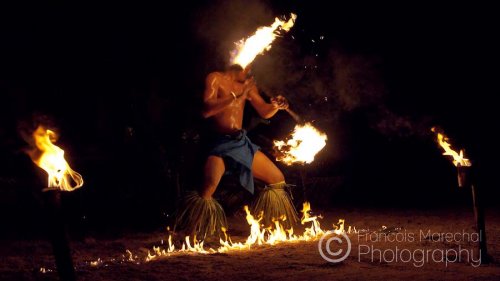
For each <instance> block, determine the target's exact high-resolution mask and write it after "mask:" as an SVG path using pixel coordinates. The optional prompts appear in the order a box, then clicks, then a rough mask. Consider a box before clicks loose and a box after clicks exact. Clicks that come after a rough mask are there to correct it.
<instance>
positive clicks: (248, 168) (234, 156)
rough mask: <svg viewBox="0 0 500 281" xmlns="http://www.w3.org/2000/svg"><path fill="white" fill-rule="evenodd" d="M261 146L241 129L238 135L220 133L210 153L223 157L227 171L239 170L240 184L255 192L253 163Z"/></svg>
mask: <svg viewBox="0 0 500 281" xmlns="http://www.w3.org/2000/svg"><path fill="white" fill-rule="evenodd" d="M259 148H260V147H259V146H258V145H256V144H254V143H252V142H251V141H250V139H249V138H248V136H247V132H246V131H245V130H241V131H239V132H238V133H237V134H236V135H220V136H218V137H217V138H215V139H214V142H213V144H212V149H210V151H209V153H208V154H209V155H215V156H219V157H222V158H223V159H224V160H225V161H224V163H225V164H226V171H227V172H229V173H231V172H233V171H236V172H239V174H240V184H241V185H242V186H243V187H244V188H245V189H246V190H248V191H249V192H250V193H252V194H253V192H254V185H253V175H252V163H253V157H254V155H255V153H257V150H259Z"/></svg>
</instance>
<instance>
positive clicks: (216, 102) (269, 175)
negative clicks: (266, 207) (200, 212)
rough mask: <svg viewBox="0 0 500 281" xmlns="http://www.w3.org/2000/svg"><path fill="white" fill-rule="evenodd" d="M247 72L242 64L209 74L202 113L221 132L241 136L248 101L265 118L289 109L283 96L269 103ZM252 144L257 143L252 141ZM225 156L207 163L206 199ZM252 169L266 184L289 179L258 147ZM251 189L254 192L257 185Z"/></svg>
mask: <svg viewBox="0 0 500 281" xmlns="http://www.w3.org/2000/svg"><path fill="white" fill-rule="evenodd" d="M246 74H247V71H245V70H243V69H242V68H241V67H240V66H239V65H233V66H230V67H229V69H228V70H227V71H226V72H212V73H210V74H209V75H208V76H207V79H206V85H205V93H204V95H203V101H204V109H203V112H202V114H203V117H204V118H211V119H212V120H211V121H212V124H211V125H212V128H213V130H214V131H215V132H216V133H217V134H221V135H230V136H237V135H238V134H239V133H240V132H241V131H242V123H243V109H244V107H245V102H246V101H247V100H248V101H250V103H251V104H252V106H253V107H254V108H255V109H256V111H257V113H258V114H259V115H260V116H261V117H262V118H264V119H268V118H271V117H273V116H274V114H276V112H278V111H279V110H280V109H287V108H288V102H287V100H286V99H285V98H284V97H282V96H278V97H276V98H273V99H271V103H266V102H265V101H264V99H263V98H262V97H261V96H260V95H259V92H258V90H257V87H256V86H255V83H253V80H251V79H246ZM248 141H249V140H248ZM250 144H251V145H253V144H252V143H251V142H250ZM223 158H224V155H222V156H221V155H217V153H214V154H212V155H210V156H209V157H208V159H207V161H206V163H205V168H204V172H205V175H204V181H203V188H202V191H201V195H202V196H203V197H204V198H210V197H211V196H212V194H213V193H214V192H215V190H216V188H217V186H218V184H219V181H220V179H221V177H222V175H223V174H224V172H225V164H224V159H223ZM251 171H252V174H253V176H254V177H255V178H257V179H259V180H262V181H263V182H265V183H266V184H275V183H279V182H283V181H284V180H285V178H284V176H283V173H281V171H280V170H279V169H278V167H276V165H275V164H274V163H273V162H272V161H271V160H269V158H268V157H267V156H266V155H265V154H264V153H262V152H261V151H258V150H257V149H256V150H255V151H254V154H253V163H252V165H251ZM247 189H249V191H250V192H252V193H253V187H248V188H247Z"/></svg>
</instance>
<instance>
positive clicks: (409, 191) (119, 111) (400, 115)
mask: <svg viewBox="0 0 500 281" xmlns="http://www.w3.org/2000/svg"><path fill="white" fill-rule="evenodd" d="M343 2H346V1H267V2H265V1H262V2H259V1H200V2H198V3H196V4H195V3H192V2H190V1H181V2H178V3H175V7H174V6H173V4H170V2H165V3H164V4H161V5H160V4H156V5H152V4H145V3H142V2H141V4H139V3H133V4H132V3H131V4H127V3H123V2H119V3H106V4H104V3H99V2H98V3H89V2H82V3H81V4H76V3H73V4H69V3H65V2H63V1H50V3H46V4H38V5H33V6H27V5H19V6H17V7H4V8H1V9H0V23H1V24H0V109H1V110H0V156H1V158H0V159H1V160H0V206H1V207H0V214H1V215H0V217H1V218H2V221H4V222H5V223H6V225H8V226H10V227H9V229H10V231H11V232H12V233H26V232H25V231H24V229H31V230H32V229H33V228H34V226H36V223H37V217H36V215H34V213H36V210H37V208H38V207H37V206H38V205H37V202H38V201H37V200H38V199H37V198H38V197H37V196H38V195H37V192H38V191H39V190H40V185H43V182H40V180H39V178H38V177H37V176H36V173H37V172H36V168H35V167H33V165H32V163H31V162H30V161H29V158H27V156H26V155H24V154H23V153H22V152H21V151H22V147H23V146H24V143H23V141H22V139H21V138H20V137H19V134H18V129H17V128H18V126H19V124H20V122H23V121H26V120H30V119H29V118H30V116H31V115H32V114H33V113H43V114H47V115H49V116H51V118H52V119H53V120H54V121H55V123H56V124H57V128H58V129H59V132H60V135H61V137H60V139H59V141H58V144H59V145H60V146H61V147H63V148H64V149H65V150H66V153H67V158H68V159H69V161H70V163H71V165H72V166H73V168H74V169H75V170H76V171H78V172H80V173H81V174H82V175H83V176H84V179H85V185H84V187H82V189H80V190H78V191H75V192H73V193H71V194H66V195H65V196H66V197H67V199H66V200H67V201H66V202H68V203H67V205H68V206H67V208H68V210H69V211H68V216H69V217H72V218H73V222H74V224H75V225H76V226H75V227H80V228H82V229H85V230H99V231H105V230H106V229H109V228H113V227H117V228H121V227H124V226H127V227H138V228H154V227H158V226H165V225H166V224H168V223H169V222H170V217H171V214H172V213H173V212H174V211H175V207H176V200H177V197H178V196H180V191H182V190H188V189H193V188H196V187H197V185H198V181H199V177H200V175H201V170H200V166H201V164H202V163H203V161H204V156H203V136H204V135H206V134H207V133H209V132H207V131H206V130H205V128H206V123H205V122H204V121H203V120H202V118H201V115H200V113H199V112H200V108H201V94H202V91H203V85H204V84H203V83H204V78H205V76H206V75H207V74H208V73H209V72H211V71H215V70H222V69H223V67H224V66H225V64H226V63H227V60H228V58H229V51H230V50H231V49H232V47H233V42H235V41H237V40H239V39H241V38H243V37H245V36H248V35H250V34H251V33H252V32H253V31H254V30H255V29H256V28H257V27H258V26H261V25H267V24H269V23H271V22H272V21H273V18H274V16H281V15H288V14H289V13H290V12H294V13H296V14H297V15H298V19H297V21H296V25H295V27H294V28H293V29H292V30H291V31H290V32H289V33H288V34H286V35H284V36H283V37H281V38H279V39H277V40H276V41H275V43H274V45H273V47H272V49H271V50H270V51H269V52H267V53H266V54H264V55H263V56H260V57H258V58H257V59H256V60H255V62H254V68H253V72H254V75H255V77H256V80H257V83H258V85H259V87H260V89H261V91H262V92H261V94H262V95H263V96H265V97H266V98H267V97H269V96H272V95H275V94H276V93H277V92H283V93H284V94H285V95H286V96H287V98H288V99H289V101H290V104H291V107H292V109H294V110H295V111H297V112H298V113H299V114H301V115H302V116H303V117H304V118H305V119H306V120H308V121H313V124H315V126H317V127H318V128H319V129H320V130H322V131H325V132H326V133H327V134H328V137H329V141H328V144H327V147H326V148H325V149H324V150H323V151H322V152H321V153H320V154H319V155H318V157H317V160H316V161H315V162H314V163H313V164H311V165H309V166H306V167H286V166H283V165H281V164H280V168H282V170H283V171H284V173H285V175H286V176H287V178H288V181H289V182H291V183H294V184H297V185H299V187H298V191H297V192H298V193H301V190H300V188H301V187H300V182H299V181H300V178H298V177H297V171H299V170H300V169H304V170H305V171H306V173H307V177H309V178H310V179H324V180H323V181H322V182H325V183H323V184H321V185H318V186H315V187H311V188H313V191H309V195H308V197H309V198H308V199H310V200H311V201H313V204H314V203H316V204H317V205H318V206H321V208H328V207H329V206H342V205H346V206H375V207H398V208H407V207H408V208H410V207H411V208H431V207H446V206H455V205H457V206H465V207H468V206H469V205H470V200H471V199H470V194H469V193H468V191H467V190H465V191H464V190H459V189H458V187H457V186H456V171H455V167H454V166H453V165H452V163H451V161H450V160H449V159H448V158H445V157H443V156H441V150H440V149H439V148H438V147H437V144H436V142H435V137H434V135H433V134H432V133H431V132H430V128H431V127H432V126H439V127H440V128H442V129H443V130H444V132H446V133H447V135H449V137H450V138H451V140H452V144H453V146H454V147H456V148H465V149H466V155H467V156H469V158H470V159H471V160H472V162H473V165H474V167H475V168H476V170H475V171H476V181H477V184H478V185H479V186H480V188H481V190H482V191H483V195H484V196H483V197H484V199H485V203H486V204H487V205H489V206H496V200H497V198H498V195H500V192H499V191H498V190H499V188H498V187H499V182H500V180H499V179H498V176H497V174H498V171H497V168H498V161H497V160H496V159H498V156H499V155H498V154H499V153H498V152H497V151H498V148H496V147H495V145H496V144H497V143H498V137H496V136H495V135H496V130H497V129H498V123H497V120H498V118H497V117H496V112H497V110H496V104H495V103H494V102H493V100H494V95H496V94H498V86H497V85H496V83H495V82H496V77H495V76H496V75H495V74H496V73H497V72H498V71H497V67H498V65H499V64H498V60H497V52H498V46H496V45H495V44H494V43H493V42H494V41H495V39H496V38H495V37H497V35H498V31H497V26H498V24H497V23H496V21H497V19H496V18H495V17H494V16H495V15H494V9H493V8H492V7H488V6H485V5H480V4H471V3H472V2H471V3H469V4H456V3H454V4H436V3H432V2H431V3H424V2H415V3H412V4H409V3H400V4H397V5H394V4H379V3H377V4H375V3H373V4H369V5H367V4H361V3H357V4H356V3H351V4H345V3H343ZM245 126H246V127H247V128H248V129H249V134H250V136H251V137H252V139H253V140H254V141H255V142H256V143H258V144H259V145H261V146H262V147H263V150H264V151H265V152H269V151H270V150H271V147H270V140H272V139H276V138H283V137H284V136H286V135H287V133H289V132H290V131H291V129H292V128H293V126H294V123H293V120H292V119H291V118H290V117H289V116H288V115H287V114H286V113H279V114H277V116H276V117H275V118H273V119H271V121H270V122H263V121H262V120H259V118H258V117H257V115H256V114H255V112H253V111H252V109H251V108H248V112H247V116H246V118H245ZM227 185H230V183H228V184H227ZM220 189H224V186H221V187H220ZM246 196H247V195H245V194H243V195H242V197H246ZM298 198H300V196H299V197H298ZM315 201H316V202H315ZM299 204H300V202H299ZM13 214H14V215H13ZM19 221H23V222H31V224H26V223H19Z"/></svg>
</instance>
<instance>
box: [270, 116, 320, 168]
mask: <svg viewBox="0 0 500 281" xmlns="http://www.w3.org/2000/svg"><path fill="white" fill-rule="evenodd" d="M326 140H327V137H326V134H324V133H322V132H320V131H318V130H317V129H316V128H314V127H313V126H312V125H311V124H310V123H306V124H304V125H296V126H295V129H294V131H293V133H292V138H291V139H289V140H287V141H286V142H285V141H274V147H275V148H276V149H277V150H278V151H279V152H280V155H279V156H278V157H277V158H276V160H277V161H281V162H284V163H285V164H287V165H292V164H293V163H296V162H299V163H308V164H309V163H311V162H313V161H314V156H315V155H316V154H317V153H318V152H320V151H321V150H322V149H323V147H325V145H326Z"/></svg>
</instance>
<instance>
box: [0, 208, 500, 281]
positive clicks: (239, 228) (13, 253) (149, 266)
mask: <svg viewBox="0 0 500 281" xmlns="http://www.w3.org/2000/svg"><path fill="white" fill-rule="evenodd" d="M323 215H324V219H323V220H322V228H323V229H326V228H329V229H332V223H334V222H336V221H337V220H338V218H345V220H346V225H351V226H356V228H357V229H358V230H360V231H361V233H358V234H349V235H348V237H349V238H350V240H351V242H352V250H351V253H350V254H349V256H348V257H347V258H346V259H345V260H344V261H342V262H339V263H331V262H327V261H326V260H324V259H323V258H322V257H321V255H320V254H319V251H318V241H309V242H295V243H282V244H279V245H274V246H269V245H266V246H257V247H254V248H252V249H251V250H244V251H231V252H228V253H215V254H193V253H190V254H186V253H184V254H176V255H172V256H168V257H160V258H157V259H154V260H152V261H150V262H145V261H144V258H145V256H146V255H147V252H148V250H150V249H152V247H153V246H154V245H160V244H161V240H162V239H165V240H166V238H167V236H166V233H160V232H158V233H140V234H134V235H125V236H123V237H121V238H119V239H112V240H109V239H108V240H105V239H93V238H87V239H85V241H81V242H77V241H74V242H72V247H73V254H74V259H75V265H76V267H77V274H78V277H79V280H94V281H96V280H256V279H258V280H282V279H287V280H331V279H342V280H406V279H409V280H500V263H499V262H498V261H500V246H499V245H500V243H499V242H500V241H499V239H500V237H499V235H498V233H500V212H499V211H498V210H487V234H488V246H489V253H490V254H491V256H492V257H493V258H494V259H495V261H494V262H492V263H490V264H488V265H484V264H482V265H480V266H478V267H476V266H475V265H477V263H478V261H477V257H476V254H477V248H476V246H475V242H474V241H475V237H474V236H473V235H468V234H470V233H472V232H473V228H472V226H473V216H472V213H471V212H470V210H457V209H453V210H452V209H448V210H427V211H422V210H418V211H416V210H398V209H394V210H390V209H386V210H367V209H352V210H346V209H342V210H333V211H329V212H326V213H324V214H323ZM230 224H231V227H232V231H231V236H232V238H233V240H239V241H241V240H243V239H244V238H245V237H246V235H247V233H248V226H247V225H246V224H245V220H244V217H243V216H242V215H241V214H237V215H235V216H234V217H231V218H230ZM382 226H386V227H387V228H385V229H384V228H383V227H382ZM428 231H430V233H432V236H431V237H429V236H428V235H427V234H429V232H428ZM438 233H445V234H448V235H450V234H451V235H453V237H452V238H450V237H449V236H448V237H446V236H443V235H440V234H438ZM331 237H332V236H328V237H327V238H326V239H325V240H323V241H324V242H325V241H327V240H328V238H331ZM217 244H218V243H215V242H211V243H209V245H212V246H214V247H216V246H217ZM330 245H331V246H332V251H335V250H337V249H339V248H342V249H343V250H346V247H345V245H346V244H345V243H344V244H342V245H340V244H338V243H336V242H334V243H332V244H330ZM0 246H1V248H0V249H1V250H2V252H3V254H2V258H1V261H0V280H57V279H58V278H57V274H56V273H55V272H54V271H53V270H54V262H53V258H52V256H51V248H50V245H49V244H48V243H47V242H45V241H2V242H1V245H0ZM372 247H373V250H371V249H372ZM396 248H397V249H398V251H399V252H396ZM127 249H129V250H130V251H131V252H132V253H133V255H134V256H137V258H136V259H135V261H134V262H131V261H126V258H127V254H126V250H127ZM323 249H326V248H324V247H323ZM368 249H370V250H368ZM377 249H378V250H380V253H384V252H383V251H384V250H386V251H385V253H384V254H383V256H382V257H381V255H382V254H379V252H377ZM460 249H462V252H461V254H459V255H458V256H457V254H456V253H457V252H458V250H460ZM403 250H404V251H403ZM446 251H448V252H446ZM471 251H473V256H472V257H470V256H469V254H470V253H471ZM372 253H373V258H372ZM426 253H427V254H426ZM394 254H395V255H394ZM394 256H396V257H398V260H397V261H393V260H392V259H394ZM425 256H427V258H425ZM330 257H332V256H330ZM337 257H338V256H337ZM98 258H100V259H101V260H100V261H99V262H98V263H97V265H96V266H92V265H91V264H90V263H91V261H96V260H98ZM401 259H402V260H401ZM446 260H447V261H448V263H445V262H442V261H446ZM41 268H44V269H46V272H45V273H43V272H41V271H40V270H41Z"/></svg>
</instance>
